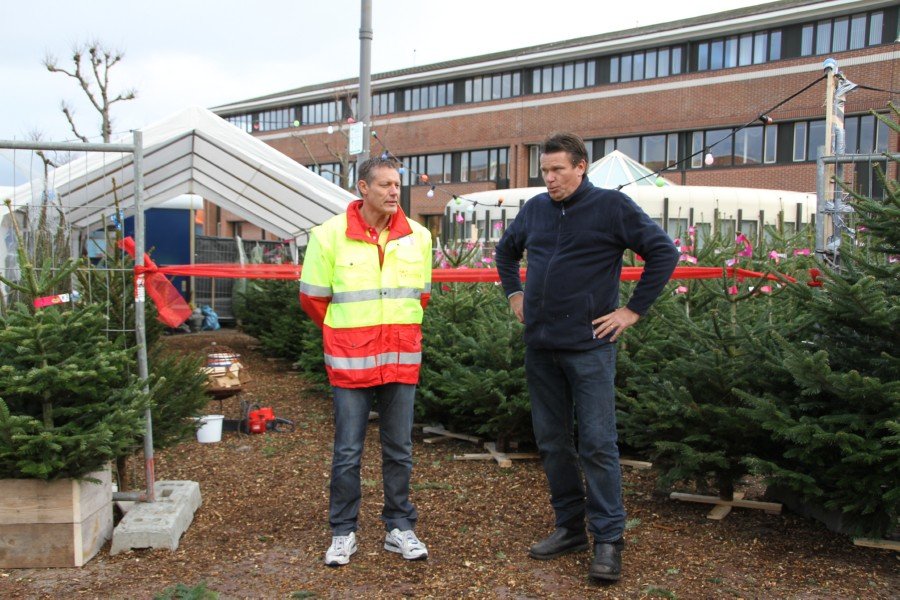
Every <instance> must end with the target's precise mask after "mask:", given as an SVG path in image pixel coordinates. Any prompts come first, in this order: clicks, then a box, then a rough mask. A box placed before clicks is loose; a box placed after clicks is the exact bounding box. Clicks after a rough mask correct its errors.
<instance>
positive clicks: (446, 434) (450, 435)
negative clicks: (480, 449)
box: [422, 425, 481, 444]
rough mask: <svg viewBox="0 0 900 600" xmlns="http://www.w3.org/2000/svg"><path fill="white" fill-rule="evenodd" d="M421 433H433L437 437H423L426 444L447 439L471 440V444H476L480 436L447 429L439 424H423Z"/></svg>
mask: <svg viewBox="0 0 900 600" xmlns="http://www.w3.org/2000/svg"><path fill="white" fill-rule="evenodd" d="M422 433H433V434H435V436H437V437H429V438H425V439H424V440H422V441H424V442H425V443H426V444H437V443H438V442H446V441H447V440H464V441H466V442H472V443H473V444H477V443H479V442H480V441H481V439H480V438H478V437H475V436H474V435H466V434H465V433H454V432H452V431H447V430H446V429H444V428H443V427H441V426H440V425H437V426H435V427H430V426H425V427H423V428H422Z"/></svg>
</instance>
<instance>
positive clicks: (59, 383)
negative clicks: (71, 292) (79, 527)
mask: <svg viewBox="0 0 900 600" xmlns="http://www.w3.org/2000/svg"><path fill="white" fill-rule="evenodd" d="M104 323H105V321H104V317H103V314H102V313H101V311H100V309H99V307H97V306H92V305H89V306H86V307H84V308H76V309H71V310H69V309H65V308H61V307H58V306H51V307H47V308H44V309H41V310H39V311H36V312H34V313H32V312H31V311H30V310H29V308H28V307H27V306H26V305H24V304H23V303H17V304H16V305H15V306H13V307H11V309H10V310H9V311H8V313H7V314H6V315H5V316H3V317H0V396H2V397H3V399H4V409H3V410H0V477H9V478H36V479H57V478H62V477H79V476H81V475H84V474H86V473H88V472H90V471H93V470H96V469H98V468H101V467H103V466H104V465H105V464H106V463H107V462H108V461H109V460H111V459H113V458H115V457H116V456H118V455H119V454H121V453H122V452H124V451H125V450H126V449H127V448H128V447H129V446H130V445H131V443H132V439H133V438H134V436H136V435H138V434H139V433H140V432H141V430H142V427H143V411H144V408H145V407H146V406H147V402H148V399H147V397H146V395H145V394H144V393H143V392H142V388H143V386H141V385H140V382H139V381H137V378H136V377H135V376H134V375H133V374H131V371H130V368H131V366H132V361H133V359H132V357H131V355H130V353H129V352H128V351H127V350H124V349H122V348H119V347H117V346H116V345H114V344H113V343H112V342H110V341H109V340H107V339H106V335H105V334H104V333H103V326H104Z"/></svg>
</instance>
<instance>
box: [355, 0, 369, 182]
mask: <svg viewBox="0 0 900 600" xmlns="http://www.w3.org/2000/svg"><path fill="white" fill-rule="evenodd" d="M360 10H361V13H362V15H361V22H360V26H359V97H358V99H357V102H356V108H357V120H358V121H359V122H360V123H361V124H362V127H363V140H362V142H363V149H362V152H360V153H359V155H358V156H357V157H356V167H357V173H358V172H359V165H360V164H361V163H362V162H363V161H364V160H367V159H368V158H369V141H370V140H371V137H372V131H371V126H372V123H371V118H372V115H371V112H372V0H361V3H360Z"/></svg>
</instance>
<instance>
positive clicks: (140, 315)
mask: <svg viewBox="0 0 900 600" xmlns="http://www.w3.org/2000/svg"><path fill="white" fill-rule="evenodd" d="M133 166H134V265H135V268H136V269H137V267H143V266H144V246H145V242H144V238H145V233H144V199H143V196H144V175H143V172H144V135H143V133H142V132H140V131H135V132H134V164H133ZM144 299H145V290H144V274H143V273H141V274H140V275H138V276H137V278H136V280H135V294H134V329H135V338H136V340H137V366H138V376H139V377H140V378H141V381H143V382H144V392H149V387H148V385H147V377H148V375H149V369H148V368H147V327H146V322H145V320H144V306H145V304H144ZM144 418H145V420H146V422H147V431H146V433H145V434H144V470H145V475H146V478H147V494H146V497H144V498H142V500H145V501H146V502H153V501H154V500H155V497H154V490H153V484H154V479H155V473H154V463H153V417H152V415H151V414H150V408H149V407H148V408H147V410H146V411H144Z"/></svg>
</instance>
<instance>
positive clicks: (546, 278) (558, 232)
mask: <svg viewBox="0 0 900 600" xmlns="http://www.w3.org/2000/svg"><path fill="white" fill-rule="evenodd" d="M561 208H562V211H561V212H560V215H559V221H558V223H559V226H558V227H557V229H556V245H555V246H554V247H553V254H552V255H551V256H550V260H548V261H547V274H546V275H545V276H544V293H543V294H542V296H541V314H545V313H544V304H545V303H546V302H547V285H548V283H549V280H550V269H551V268H552V267H553V261H554V260H556V255H557V254H558V253H559V241H560V239H561V238H562V226H563V217H565V216H566V205H565V202H563V203H562V205H561ZM541 328H542V330H543V331H541V338H543V337H545V335H544V334H545V333H546V331H547V324H546V323H542V324H541Z"/></svg>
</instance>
